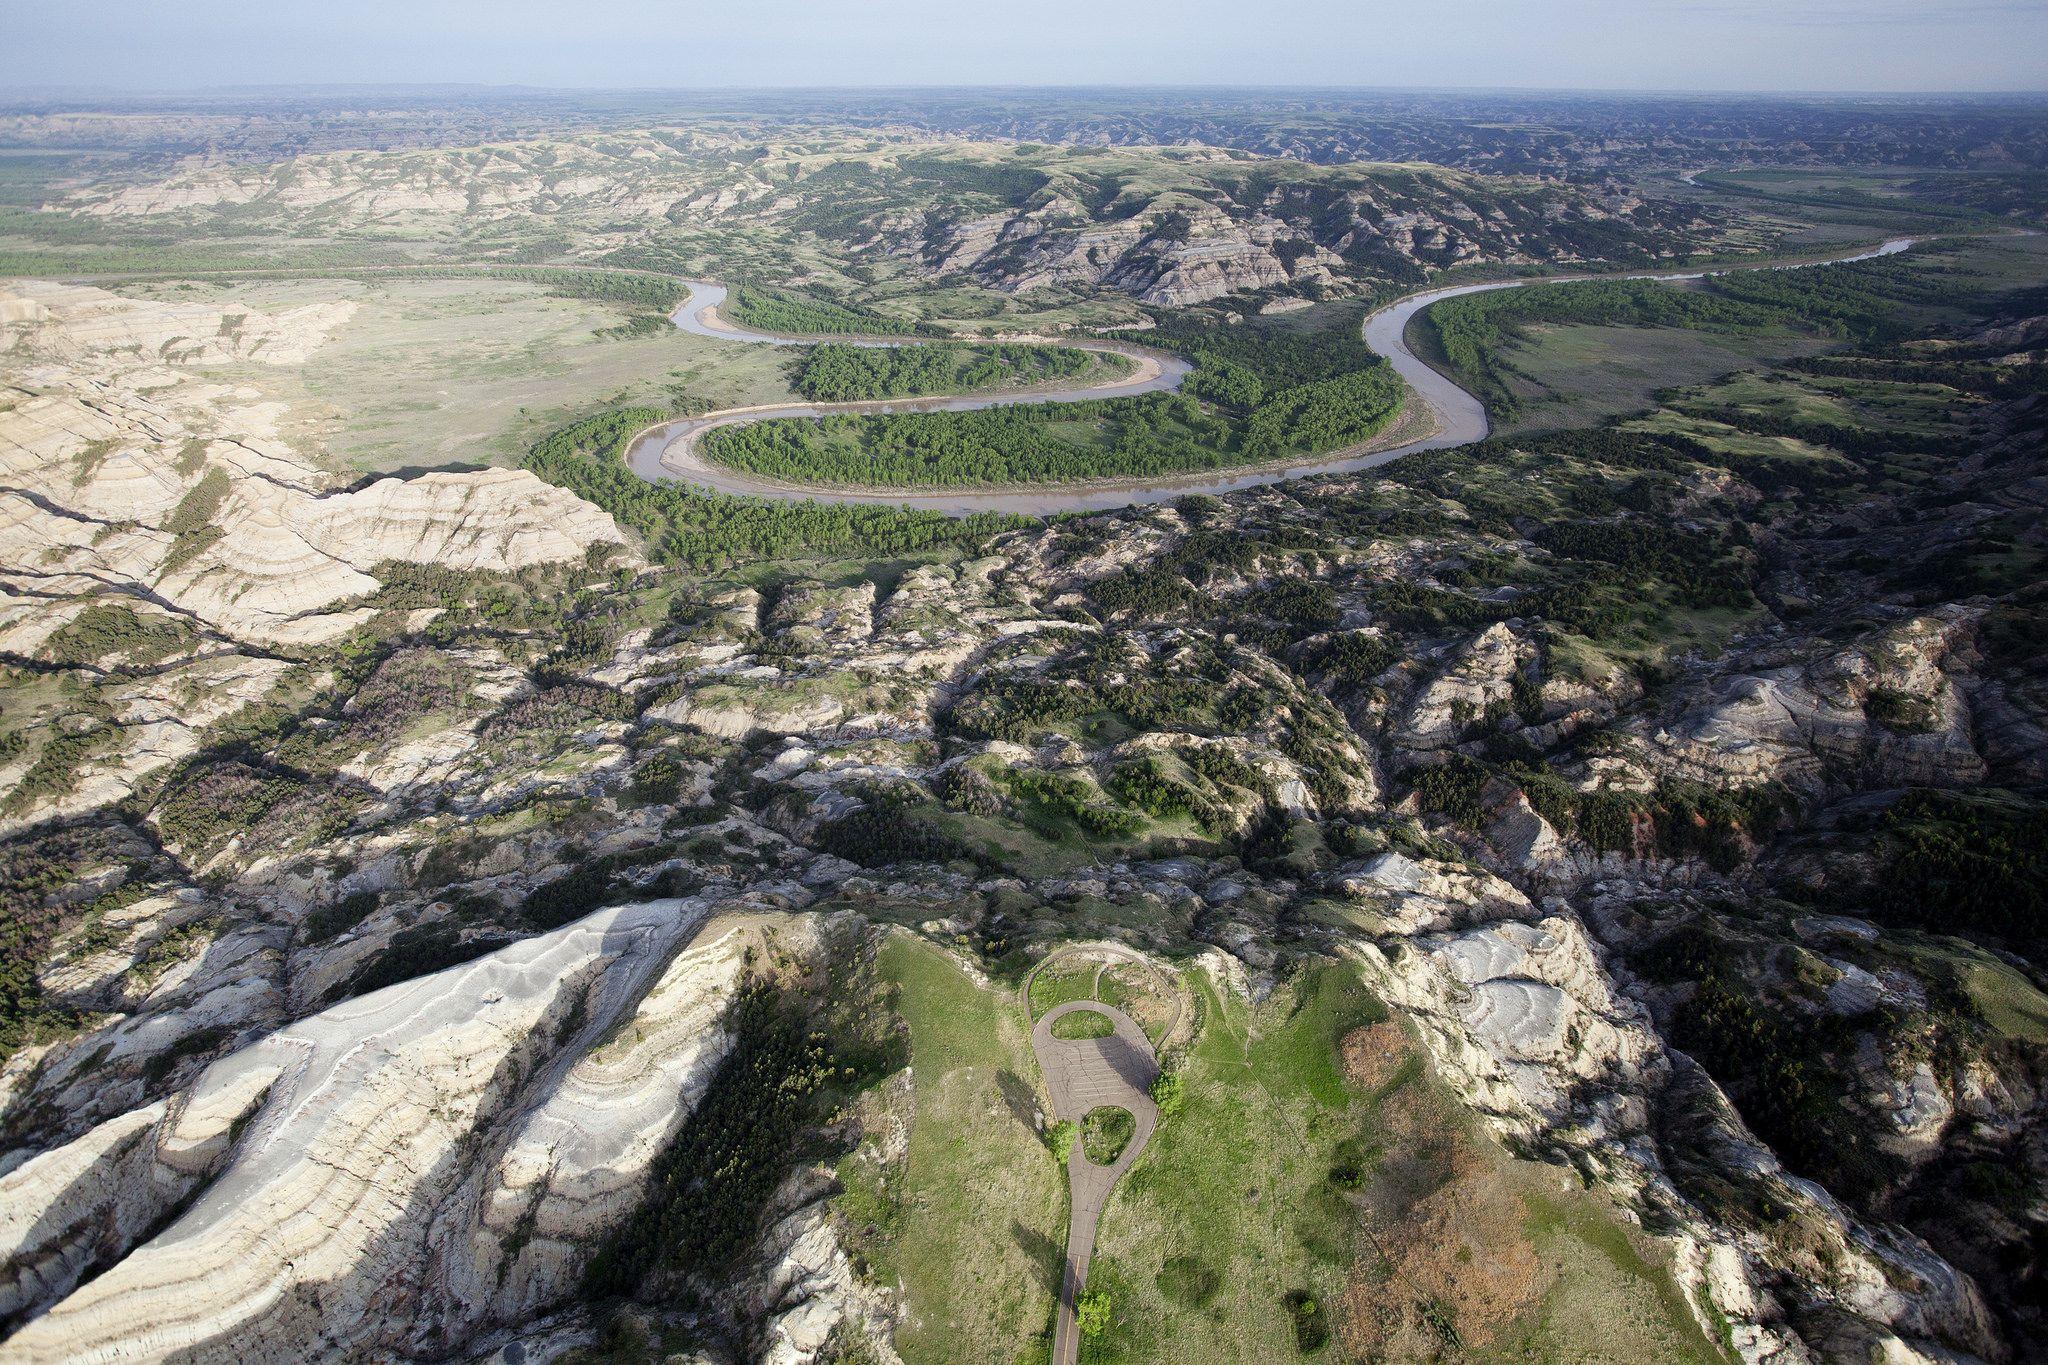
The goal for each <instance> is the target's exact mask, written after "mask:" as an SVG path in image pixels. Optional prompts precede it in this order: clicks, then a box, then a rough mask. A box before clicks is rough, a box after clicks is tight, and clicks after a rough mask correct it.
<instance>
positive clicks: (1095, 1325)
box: [1074, 1289, 1111, 1337]
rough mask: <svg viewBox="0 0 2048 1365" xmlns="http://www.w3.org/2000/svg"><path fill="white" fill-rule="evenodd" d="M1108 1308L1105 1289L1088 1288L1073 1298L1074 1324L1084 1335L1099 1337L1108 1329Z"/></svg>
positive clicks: (1108, 1303) (1107, 1295) (1109, 1307)
mask: <svg viewBox="0 0 2048 1365" xmlns="http://www.w3.org/2000/svg"><path fill="white" fill-rule="evenodd" d="M1110 1309H1111V1306H1110V1300H1109V1294H1108V1293H1107V1291H1105V1290H1101V1289H1090V1290H1088V1291H1086V1292H1085V1293H1083V1294H1082V1295H1081V1296H1080V1297H1079V1298H1077V1299H1075V1300H1074V1325H1075V1326H1076V1327H1078V1328H1080V1329H1081V1335H1082V1336H1084V1337H1099V1336H1101V1335H1102V1334H1103V1333H1104V1332H1107V1331H1108V1330H1109V1318H1110Z"/></svg>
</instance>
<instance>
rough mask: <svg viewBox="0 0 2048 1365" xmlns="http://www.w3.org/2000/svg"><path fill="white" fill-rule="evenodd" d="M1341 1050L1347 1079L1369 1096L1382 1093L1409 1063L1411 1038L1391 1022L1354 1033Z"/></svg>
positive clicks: (1348, 1037) (1346, 1036)
mask: <svg viewBox="0 0 2048 1365" xmlns="http://www.w3.org/2000/svg"><path fill="white" fill-rule="evenodd" d="M1339 1047H1340V1049H1341V1052H1342V1056H1343V1059H1344V1078H1345V1079H1346V1080H1348V1081H1350V1082H1351V1083H1352V1084H1353V1085H1355V1086H1357V1087H1358V1088H1359V1090H1361V1091H1363V1092H1364V1093H1365V1094H1368V1095H1376V1094H1378V1093H1379V1090H1380V1087H1381V1086H1383V1085H1385V1084H1386V1083H1387V1082H1388V1081H1391V1080H1392V1079H1394V1073H1395V1072H1397V1071H1399V1070H1400V1069H1401V1063H1403V1062H1405V1061H1407V1060H1408V1035H1407V1034H1405V1033H1403V1032H1402V1031H1401V1026H1400V1025H1399V1024H1397V1023H1395V1022H1394V1021H1393V1020H1391V1019H1387V1020H1383V1021H1381V1022H1380V1023H1377V1024H1367V1025H1366V1026H1365V1027H1364V1028H1355V1029H1353V1030H1351V1032H1349V1033H1347V1034H1345V1035H1344V1041H1343V1042H1342V1043H1341V1044H1339Z"/></svg>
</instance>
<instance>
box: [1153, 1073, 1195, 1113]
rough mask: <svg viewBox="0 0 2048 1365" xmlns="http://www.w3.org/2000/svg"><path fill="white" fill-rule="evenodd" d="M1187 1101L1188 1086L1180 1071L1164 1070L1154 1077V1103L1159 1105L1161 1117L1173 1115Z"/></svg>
mask: <svg viewBox="0 0 2048 1365" xmlns="http://www.w3.org/2000/svg"><path fill="white" fill-rule="evenodd" d="M1187 1102H1188V1096H1187V1087H1186V1084H1185V1083H1184V1082H1183V1081H1182V1080H1181V1075H1180V1073H1179V1072H1178V1071H1162V1072H1160V1073H1159V1075H1158V1076H1157V1077H1155V1078H1154V1079H1153V1081H1152V1103H1154V1104H1156V1105H1158V1106H1159V1117H1161V1118H1171V1117H1173V1115H1175V1114H1178V1113H1179V1112H1180V1111H1181V1108H1182V1106H1183V1105H1185V1104H1186V1103H1187Z"/></svg>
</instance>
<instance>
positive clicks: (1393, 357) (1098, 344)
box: [626, 237, 1918, 517]
mask: <svg viewBox="0 0 2048 1365" xmlns="http://www.w3.org/2000/svg"><path fill="white" fill-rule="evenodd" d="M1917 240H1918V239H1917V238H1913V237H1893V238H1890V239H1888V240H1886V241H1884V242H1882V243H1880V244H1879V245H1877V246H1874V247H1863V248H1860V249H1858V250H1855V251H1849V252H1841V253H1838V254H1835V255H1832V256H1824V257H1816V258H1813V259H1807V260H1793V261H1769V262H1758V263H1757V264H1755V265H1733V266H1724V267H1720V268H1717V269H1713V270H1689V271H1671V272H1658V271H1642V272H1637V273H1633V274H1612V275H1610V274H1596V275H1588V274H1574V275H1549V276H1544V277H1542V278H1539V279H1524V280H1494V281H1489V282H1486V283H1483V284H1462V285H1450V286H1447V287H1443V288H1437V289H1425V290H1422V291H1421V292H1419V293H1415V294H1410V295H1408V296H1407V297H1405V298H1401V299H1397V300H1396V301H1394V302H1393V303H1390V304H1387V305H1386V306H1385V307H1383V308H1380V309H1379V310H1377V311H1376V312H1374V313H1372V314H1371V315H1369V316H1368V317H1367V318H1366V319H1365V323H1364V337H1365V343H1366V345H1367V347H1369V348H1370V349H1371V350H1372V351H1374V352H1375V353H1376V354H1378V355H1381V356H1384V357H1385V358H1386V360H1387V362H1388V363H1389V364H1390V365H1392V366H1393V368H1394V372H1395V373H1396V374H1398V375H1399V376H1400V377H1401V379H1402V381H1403V382H1404V383H1405V384H1406V385H1407V387H1408V390H1409V392H1410V393H1411V394H1413V396H1414V398H1415V400H1416V406H1418V407H1419V408H1420V411H1421V413H1422V415H1423V416H1424V417H1426V418H1427V420H1428V422H1429V427H1430V429H1429V433H1428V434H1427V435H1424V436H1420V437H1417V438H1415V439H1413V440H1409V441H1406V442H1404V443H1402V444H1400V445H1395V446H1391V447H1388V448H1386V449H1379V450H1374V449H1371V448H1370V443H1368V445H1367V446H1351V447H1347V448H1345V449H1343V450H1336V451H1331V452H1328V453H1326V454H1323V455H1315V456H1308V457H1305V458H1303V459H1299V460H1289V461H1286V462H1283V463H1276V464H1264V465H1248V466H1244V467H1241V468H1238V469H1234V470H1233V469H1225V470H1204V471H1202V472H1201V473H1197V474H1182V475H1171V476H1167V477H1164V478H1156V479H1101V480H1090V481H1088V482H1084V483H1072V484H1013V485H1003V486H990V487H967V488H880V487H874V488H870V487H863V486H856V485H847V484H817V485H811V484H797V483H788V482H783V481H780V480H775V479H767V478H762V477H760V476H758V475H753V474H749V473H747V472H745V471H743V470H739V469H733V468H731V467H729V466H726V465H721V464H718V463H717V462H716V461H712V460H707V459H705V458H703V456H702V455H701V454H700V453H699V452H698V450H697V438H698V437H699V436H701V435H702V434H703V433H704V432H706V431H709V430H711V429H712V428H714V427H720V426H735V425H742V424H751V423H754V422H764V421H770V420H773V419H775V418H804V417H820V416H825V415H828V414H832V413H889V412H971V411H975V410H977V409H981V408H991V407H1007V406H1010V405H1012V404H1018V403H1061V402H1065V403H1072V402H1082V401H1086V400H1089V399H1095V398H1114V397H1127V396H1129V395H1130V394H1132V393H1150V392H1158V391H1165V390H1171V389H1176V388H1178V387H1179V386H1180V383H1181V381H1182V380H1183V379H1185V378H1186V376H1187V374H1188V371H1189V368H1190V367H1189V365H1188V362H1187V361H1185V360H1183V359H1181V358H1180V357H1178V356H1172V355H1168V354H1167V353H1165V352H1162V351H1153V350H1149V349H1147V348H1145V347H1141V346H1133V345H1129V344H1127V343H1124V342H1104V341H1092V340H1083V339H1080V338H1064V337H1037V336H1032V337H1007V338H999V339H1000V340H1007V341H1013V342H1014V341H1030V342H1033V343H1038V344H1046V345H1058V346H1072V347H1075V348H1078V349H1083V350H1094V351H1106V352H1111V353H1114V354H1118V355H1123V356H1125V357H1127V358H1130V359H1132V360H1133V361H1134V362H1135V363H1137V364H1139V366H1140V371H1139V373H1138V374H1137V375H1135V376H1133V377H1130V378H1126V379H1124V380H1120V381H1116V382H1114V383H1110V384H1100V385H1091V386H1088V387H1085V388H1076V389H1053V388H1043V389H1038V390H1023V391H1019V392H1014V393H999V394H984V395H982V396H980V397H973V396H969V395H957V396H934V397H928V398H898V399H880V400H876V401H873V402H862V403H776V404H765V405H762V406H758V407H749V408H726V409H721V410H719V411H717V412H709V413H704V414H702V415H700V416H696V417H685V418H681V419H678V420H675V421H670V422H663V423H661V424H659V425H658V426H654V427H651V428H649V429H648V430H646V431H643V432H641V433H640V434H638V435H636V436H635V437H634V438H633V439H632V440H631V441H629V442H628V443H627V447H626V462H627V464H628V465H629V466H630V467H631V468H632V470H633V472H634V473H636V474H638V475H640V476H641V477H642V478H644V479H649V480H652V481H655V482H680V483H686V484H689V485H691V486H692V487H696V488H702V489H705V490H706V491H709V492H716V493H731V494H737V495H741V496H746V497H757V498H767V499H770V500H773V501H778V502H828V503H870V504H877V505H881V506H889V507H906V508H910V509H913V510H918V511H930V512H942V513H944V514H946V515H947V516H956V517H959V516H968V515H971V514H973V513H976V512H1008V513H1016V514H1019V515H1023V516H1039V517H1044V516H1055V515H1058V514H1060V513H1069V512H1105V511H1111V510H1114V509H1116V508H1119V507H1135V506H1144V505H1150V504H1155V503H1162V502H1172V501H1174V500H1175V499H1177V498H1183V497H1188V496H1191V495H1195V494H1211V495H1215V494H1223V493H1234V492H1239V491H1242V490H1244V489H1247V488H1259V487H1264V486H1267V485H1270V484H1276V483H1286V482H1289V481H1291V480H1294V479H1302V478H1307V477H1309V476H1311V475H1315V474H1346V473H1353V472H1356V471H1358V470H1362V469H1374V468H1377V467H1378V466H1380V465H1384V464H1389V463H1391V462H1392V461H1394V460H1398V459H1400V458H1401V457H1402V456H1404V455H1415V454H1419V453H1421V452H1423V451H1427V450H1447V449H1451V448H1453V447H1456V446H1463V445H1470V444H1472V443H1473V442H1475V441H1483V440H1485V439H1486V437H1487V435H1488V434H1489V433H1490V432H1491V431H1492V425H1491V423H1490V422H1489V421H1488V420H1487V416H1486V406H1485V404H1483V403H1481V402H1480V401H1479V399H1478V398H1477V397H1476V396H1474V395H1473V394H1472V393H1470V392H1469V391H1467V390H1466V389H1464V388H1461V387H1460V386H1459V385H1458V384H1457V382H1456V381H1455V380H1453V379H1451V378H1450V377H1449V376H1447V375H1445V374H1444V373H1442V372H1441V371H1439V370H1437V369H1435V368H1433V367H1432V366H1431V365H1430V364H1429V362H1427V361H1425V360H1423V359H1422V358H1421V357H1420V356H1418V355H1416V354H1415V352H1414V351H1413V350H1412V349H1410V347H1409V345H1408V340H1407V331H1408V325H1409V324H1410V323H1411V322H1412V321H1414V319H1415V317H1416V316H1417V315H1418V314H1420V313H1422V312H1423V311H1424V310H1426V309H1427V308H1429V306H1430V305H1431V304H1434V303H1438V302H1441V301H1442V300H1444V299H1448V298H1456V297H1459V296H1461V295H1465V294H1483V293H1490V292H1492V291H1494V290H1498V289H1531V288H1536V287H1538V286H1541V285H1546V284H1571V283H1580V282H1584V281H1588V280H1660V281H1669V282H1678V281H1684V280H1699V279H1706V278H1708V277H1710V276H1714V275H1725V274H1735V273H1740V272H1742V271H1748V270H1804V269H1809V268H1811V267H1814V266H1822V265H1847V264H1849V263H1850V262H1853V261H1867V260H1872V259H1874V258H1876V257H1879V256H1892V255H1896V254H1898V253H1899V252H1902V251H1905V250H1906V249H1907V248H1909V247H1911V246H1912V245H1913V244H1914V242H1915V241H1917ZM685 283H686V284H687V285H688V286H689V289H690V297H689V298H688V299H687V300H685V301H684V302H683V304H682V305H681V306H680V307H678V308H677V309H676V310H675V313H674V314H673V315H672V320H673V321H674V322H675V324H676V326H677V327H678V328H680V329H682V330H683V331H686V332H690V333H692V334H693V335H697V336H704V337H711V338H716V339H719V340H724V341H739V342H749V343H753V344H756V345H766V346H797V345H819V344H825V343H836V344H842V345H855V346H890V347H893V346H917V345H928V344H930V342H929V341H928V340H918V339H915V338H902V337H863V336H850V337H839V336H805V337H799V336H790V335H784V334H779V333H771V332H756V331H751V330H749V329H747V328H745V327H741V326H737V325H735V324H734V323H732V322H731V321H730V320H728V319H727V318H725V316H724V315H723V314H722V313H720V312H719V308H718V306H719V305H720V304H721V303H723V302H724V301H725V299H726V291H725V289H724V287H723V286H721V285H717V284H713V283H711V282H709V281H704V280H692V281H686V282H685ZM959 340H965V341H972V340H973V339H972V338H959ZM1151 364H1156V365H1157V366H1158V367H1159V368H1158V369H1157V370H1147V369H1146V368H1145V367H1146V366H1147V365H1151Z"/></svg>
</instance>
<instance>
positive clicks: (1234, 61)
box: [0, 0, 2048, 98]
mask: <svg viewBox="0 0 2048 1365" xmlns="http://www.w3.org/2000/svg"><path fill="white" fill-rule="evenodd" d="M384 82H460V83H482V84H494V85H504V84H518V85H537V86H580V87H604V86H612V87H628V86H630V87H656V86H778V85H973V84H1011V85H1088V84H1236V85H1364V86H1494V87H1501V86H1522V87H1552V88H1559V87H1563V88H1579V89H1592V88H1598V89H1689V90H2042V89H2048V0H1690V2H1689V0H1405V3H1385V2H1384V0H1182V2H1180V3H1176V0H1150V2H1149V3H1143V4H1129V3H1124V4H1118V3H1113V2H1112V0H1008V2H1007V3H989V2H988V0H0V98H4V96H5V94H6V93H8V92H10V91H21V90H24V89H28V88H49V87H53V86H81V87H84V86H90V87H120V88H126V89H190V88H194V87H203V86H215V85H249V84H260V85H290V84H308V83H311V84H332V83H384Z"/></svg>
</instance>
